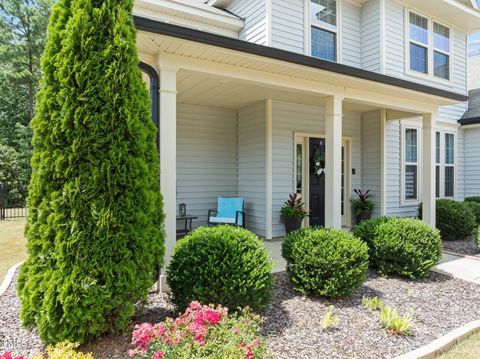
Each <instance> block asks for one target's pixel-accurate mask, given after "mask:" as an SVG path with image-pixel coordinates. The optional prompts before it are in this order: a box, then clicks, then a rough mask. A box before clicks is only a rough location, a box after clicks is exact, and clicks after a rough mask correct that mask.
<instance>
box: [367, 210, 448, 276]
mask: <svg viewBox="0 0 480 359" xmlns="http://www.w3.org/2000/svg"><path fill="white" fill-rule="evenodd" d="M441 255H442V242H441V239H440V234H439V232H438V230H437V229H434V228H432V227H430V226H429V225H427V224H425V223H423V222H422V221H420V220H418V219H414V218H391V219H389V220H388V221H386V222H384V223H381V224H379V225H378V226H377V228H376V230H375V239H374V241H373V253H372V258H371V260H372V261H373V262H374V263H375V267H376V268H377V270H378V271H379V272H380V273H382V274H398V275H400V276H403V277H407V278H411V279H414V278H418V277H424V276H426V275H428V274H429V273H430V271H431V269H432V268H433V267H434V266H435V265H436V264H437V263H438V261H439V260H440V257H441Z"/></svg>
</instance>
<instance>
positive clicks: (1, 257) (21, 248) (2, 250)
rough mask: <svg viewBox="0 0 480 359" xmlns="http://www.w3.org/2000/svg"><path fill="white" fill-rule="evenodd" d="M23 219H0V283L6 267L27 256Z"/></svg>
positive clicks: (6, 269) (5, 272)
mask: <svg viewBox="0 0 480 359" xmlns="http://www.w3.org/2000/svg"><path fill="white" fill-rule="evenodd" d="M24 227H25V219H24V218H22V219H15V220H13V219H12V220H6V221H0V283H1V282H2V281H3V278H5V275H6V274H7V271H8V269H9V268H10V267H11V266H12V265H14V264H16V263H18V262H21V261H23V260H25V259H26V258H27V250H26V246H25V245H26V240H25V236H24V235H23V228H24Z"/></svg>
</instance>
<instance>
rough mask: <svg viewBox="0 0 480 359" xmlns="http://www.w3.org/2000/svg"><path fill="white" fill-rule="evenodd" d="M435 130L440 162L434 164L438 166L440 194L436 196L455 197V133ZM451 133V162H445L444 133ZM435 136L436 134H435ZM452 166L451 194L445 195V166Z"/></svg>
mask: <svg viewBox="0 0 480 359" xmlns="http://www.w3.org/2000/svg"><path fill="white" fill-rule="evenodd" d="M436 132H439V133H440V163H439V164H438V163H435V165H436V166H440V179H439V181H440V196H439V197H437V198H448V199H452V198H456V196H457V149H458V146H457V142H458V140H457V133H456V132H454V131H451V130H446V129H437V131H436ZM446 134H451V135H453V164H447V163H445V158H446V153H445V150H446V147H445V135H446ZM435 136H436V135H435ZM446 167H453V196H448V197H447V196H445V168H446Z"/></svg>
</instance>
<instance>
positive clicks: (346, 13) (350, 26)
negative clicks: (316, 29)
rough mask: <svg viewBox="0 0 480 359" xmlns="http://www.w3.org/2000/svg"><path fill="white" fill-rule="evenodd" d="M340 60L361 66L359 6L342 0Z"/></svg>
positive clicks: (346, 63) (350, 64)
mask: <svg viewBox="0 0 480 359" xmlns="http://www.w3.org/2000/svg"><path fill="white" fill-rule="evenodd" d="M341 5H342V23H341V24H342V31H341V32H340V35H341V36H342V62H343V63H344V64H345V65H349V66H355V67H361V59H362V50H361V48H360V47H361V33H360V31H359V29H360V7H358V6H355V5H353V4H351V3H349V2H346V1H342V2H341Z"/></svg>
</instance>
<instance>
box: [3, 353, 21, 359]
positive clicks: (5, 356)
mask: <svg viewBox="0 0 480 359" xmlns="http://www.w3.org/2000/svg"><path fill="white" fill-rule="evenodd" d="M0 359H28V358H27V357H24V356H14V355H13V354H12V353H11V352H6V353H3V354H0Z"/></svg>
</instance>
